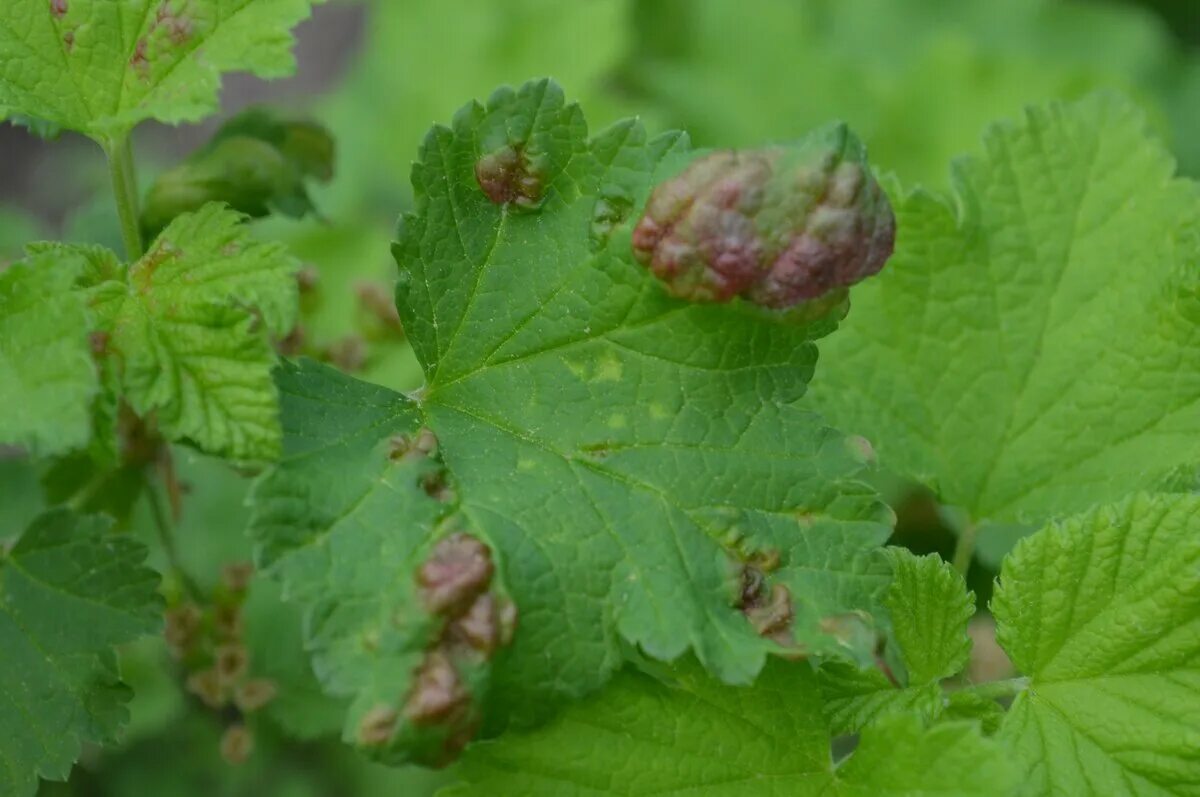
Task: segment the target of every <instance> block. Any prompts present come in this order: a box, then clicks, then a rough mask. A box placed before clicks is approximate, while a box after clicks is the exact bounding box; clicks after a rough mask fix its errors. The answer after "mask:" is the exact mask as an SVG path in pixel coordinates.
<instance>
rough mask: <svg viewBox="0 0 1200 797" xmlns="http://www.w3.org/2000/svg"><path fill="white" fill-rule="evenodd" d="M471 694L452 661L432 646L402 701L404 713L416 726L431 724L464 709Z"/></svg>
mask: <svg viewBox="0 0 1200 797" xmlns="http://www.w3.org/2000/svg"><path fill="white" fill-rule="evenodd" d="M470 699H471V696H470V694H469V693H468V692H467V690H466V689H465V688H464V687H463V683H462V679H461V677H460V676H459V674H458V670H457V669H455V667H454V664H453V662H451V661H450V658H449V657H448V656H447V655H446V654H445V653H443V652H442V651H441V650H439V649H437V648H435V649H434V650H431V651H430V652H429V653H427V654H426V655H425V659H424V661H422V662H421V668H420V669H419V670H418V671H417V675H416V678H415V680H414V682H413V686H412V690H411V691H410V692H409V695H408V699H407V700H406V701H405V703H404V716H406V717H408V718H409V719H410V720H411V721H412V722H413V724H415V725H433V724H436V723H443V722H447V721H448V720H450V719H451V718H452V717H454V716H455V715H456V714H460V713H461V712H463V711H464V710H465V709H466V708H467V706H468V705H469V703H470Z"/></svg>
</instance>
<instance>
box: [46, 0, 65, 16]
mask: <svg viewBox="0 0 1200 797" xmlns="http://www.w3.org/2000/svg"><path fill="white" fill-rule="evenodd" d="M67 8H68V6H67V0H50V13H51V14H53V15H54V16H55V17H57V18H58V19H62V18H63V17H65V16H66V15H67Z"/></svg>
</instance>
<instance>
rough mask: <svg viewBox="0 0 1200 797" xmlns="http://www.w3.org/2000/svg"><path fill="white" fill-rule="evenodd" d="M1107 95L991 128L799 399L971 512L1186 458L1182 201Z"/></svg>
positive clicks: (1123, 490) (1135, 483)
mask: <svg viewBox="0 0 1200 797" xmlns="http://www.w3.org/2000/svg"><path fill="white" fill-rule="evenodd" d="M1173 168H1174V167H1173V163H1172V161H1171V158H1170V157H1169V156H1168V154H1167V153H1166V151H1165V150H1164V149H1163V148H1162V147H1161V146H1160V145H1159V144H1158V143H1156V142H1155V141H1154V140H1152V139H1149V138H1147V136H1146V134H1145V132H1144V129H1143V123H1142V119H1141V116H1140V115H1139V114H1138V113H1137V112H1136V111H1135V110H1134V109H1133V108H1132V107H1131V106H1129V105H1128V104H1127V103H1125V102H1124V101H1122V100H1120V99H1118V98H1116V97H1114V96H1110V95H1097V96H1093V97H1091V98H1089V99H1087V100H1085V101H1082V102H1080V103H1077V104H1073V105H1051V106H1047V107H1042V108H1036V109H1032V110H1031V111H1030V112H1029V114H1028V116H1027V117H1026V118H1025V119H1024V121H1022V122H1021V123H1020V124H1011V125H1009V124H1006V125H1000V126H997V127H995V128H993V129H992V130H991V131H990V132H989V133H988V135H987V137H986V139H985V154H984V155H983V156H982V157H976V158H971V159H967V160H965V161H962V162H960V163H959V164H958V165H957V166H956V168H955V172H954V174H955V182H956V184H957V190H956V192H955V194H954V195H952V196H937V195H933V194H929V193H926V192H924V191H916V192H914V193H911V194H908V195H906V196H904V197H902V198H900V200H899V203H898V207H897V223H898V228H899V231H900V232H899V236H898V239H897V248H896V254H895V256H894V257H893V259H892V262H891V263H890V265H889V266H888V268H887V269H886V270H885V271H884V273H883V274H882V275H881V276H880V278H878V279H876V280H873V281H871V282H869V283H867V284H865V285H863V286H862V287H861V288H859V289H858V290H857V291H856V292H855V295H854V310H853V312H852V313H851V314H850V317H849V318H848V319H847V321H846V323H845V325H844V328H843V329H842V330H841V331H839V333H838V334H837V335H834V336H832V337H831V338H830V339H829V341H828V343H827V344H825V346H824V350H823V352H822V360H821V369H820V374H819V378H818V379H817V380H816V381H815V382H814V392H813V396H814V398H815V399H816V403H817V405H818V406H820V407H821V408H822V409H823V410H824V411H826V413H827V414H828V415H829V416H830V417H831V418H832V419H834V420H835V421H836V422H837V423H838V424H839V425H840V426H841V427H842V428H846V429H848V430H851V431H855V432H858V433H861V434H864V435H866V436H867V437H868V439H870V440H871V441H872V443H874V444H875V446H876V448H877V450H878V452H879V455H880V458H881V460H882V461H883V462H884V463H885V464H887V465H890V466H891V467H893V468H894V469H896V470H899V471H901V472H904V473H907V474H910V475H914V476H917V477H921V478H924V479H927V480H928V481H930V482H931V483H932V484H933V485H934V486H935V487H936V488H937V490H938V492H939V494H940V497H941V498H942V500H943V501H944V502H946V503H948V504H952V505H955V506H961V507H963V508H964V509H966V510H967V511H968V513H969V514H970V515H971V517H972V518H973V519H974V520H976V521H979V520H984V519H991V520H1000V521H1005V520H1029V521H1038V520H1044V519H1045V518H1046V517H1048V516H1050V515H1053V514H1057V513H1064V512H1071V511H1078V510H1082V509H1085V508H1087V507H1089V506H1092V505H1094V504H1095V503H1097V502H1102V501H1106V500H1115V499H1118V498H1120V497H1122V496H1123V495H1127V494H1129V493H1130V492H1132V491H1135V490H1137V489H1148V488H1150V487H1152V486H1153V485H1155V484H1156V483H1157V482H1158V481H1159V480H1160V479H1162V478H1163V477H1164V476H1166V475H1167V474H1169V473H1170V472H1171V471H1172V470H1173V469H1175V468H1176V467H1178V466H1180V465H1183V464H1190V463H1192V462H1194V461H1195V459H1196V457H1197V455H1198V454H1200V326H1198V325H1197V324H1196V320H1197V319H1198V318H1200V302H1198V301H1197V292H1196V289H1195V273H1196V268H1197V266H1198V265H1200V194H1198V193H1197V191H1196V189H1195V187H1194V185H1193V184H1191V183H1190V182H1188V181H1185V180H1178V179H1174V178H1173V177H1172V171H1173Z"/></svg>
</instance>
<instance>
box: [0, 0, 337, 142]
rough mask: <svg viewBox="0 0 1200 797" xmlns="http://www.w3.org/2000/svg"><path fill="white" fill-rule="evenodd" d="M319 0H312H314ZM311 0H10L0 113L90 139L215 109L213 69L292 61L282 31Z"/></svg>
mask: <svg viewBox="0 0 1200 797" xmlns="http://www.w3.org/2000/svg"><path fill="white" fill-rule="evenodd" d="M318 2H319V0H318ZM311 5H313V2H312V0H122V2H119V3H114V2H111V0H9V2H8V4H7V6H6V10H5V15H4V18H3V19H0V118H3V117H4V116H5V115H6V113H7V114H15V113H20V114H27V115H29V116H33V117H37V118H38V119H40V120H44V121H47V122H52V123H54V124H57V125H61V126H63V127H67V128H70V129H72V130H77V131H79V132H81V133H85V134H87V135H89V136H91V137H92V138H95V139H96V140H98V141H101V142H106V141H110V140H115V139H119V138H122V137H123V136H124V135H125V134H127V133H128V131H129V130H130V129H131V128H133V126H134V125H136V124H137V123H138V122H140V121H142V120H144V119H157V120H159V121H162V122H168V123H172V124H174V123H178V122H188V121H195V120H197V119H200V118H202V117H204V116H207V115H208V114H210V113H212V112H213V111H215V110H216V108H217V92H218V89H219V88H220V85H221V73H222V72H229V71H242V72H251V73H253V74H255V75H258V76H260V77H264V78H272V77H281V76H283V75H287V74H290V73H291V72H292V70H293V68H294V65H295V64H294V60H293V58H292V55H291V47H292V36H291V34H290V33H289V29H290V28H291V27H292V26H293V25H294V24H296V23H297V22H299V21H300V20H302V19H304V18H305V17H307V16H308V13H309V9H310V6H311Z"/></svg>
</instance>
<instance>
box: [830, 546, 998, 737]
mask: <svg viewBox="0 0 1200 797" xmlns="http://www.w3.org/2000/svg"><path fill="white" fill-rule="evenodd" d="M887 554H888V558H889V560H890V561H891V564H892V581H891V583H890V584H889V585H888V589H887V592H886V593H885V595H884V598H883V605H884V607H885V608H886V609H887V612H888V615H889V617H890V619H891V626H892V637H893V639H894V641H895V644H896V647H897V648H898V652H899V659H900V663H901V664H902V665H903V667H902V668H897V669H898V670H899V671H898V672H895V673H893V674H892V677H893V678H894V679H896V681H898V683H897V682H893V680H891V679H889V678H888V677H887V675H886V674H885V673H884V672H883V671H882V670H881V669H879V668H871V669H859V668H857V667H854V666H851V665H848V664H845V663H843V662H830V663H828V664H826V665H825V666H824V667H822V668H821V670H820V671H819V673H818V674H819V677H820V681H821V688H822V690H823V691H824V693H825V710H826V714H827V716H828V717H829V722H830V725H831V726H832V729H833V732H834V733H853V732H855V731H857V730H859V729H860V728H862V727H863V726H864V725H866V724H867V723H868V722H871V721H873V720H874V719H875V718H876V717H879V716H880V715H883V714H891V713H896V712H906V711H909V710H911V709H916V710H917V711H919V712H920V713H921V714H923V715H924V716H926V717H936V716H938V715H939V714H941V713H942V709H943V702H942V701H943V694H942V689H941V685H940V684H941V681H942V680H943V679H945V678H949V677H951V676H953V675H956V674H957V673H958V672H959V671H961V670H962V668H963V667H964V666H966V663H967V657H968V655H969V654H970V652H971V640H970V638H969V637H968V636H967V621H968V620H969V619H971V615H972V614H974V613H975V602H974V596H973V595H972V593H970V592H968V591H967V590H966V588H965V585H964V584H963V579H962V576H960V575H959V574H958V573H957V572H955V570H954V568H952V567H951V566H950V565H949V564H948V563H947V562H945V561H943V560H942V559H941V558H940V557H938V556H937V555H936V554H931V555H929V556H915V555H914V554H912V553H910V552H908V551H907V550H905V549H903V548H888V549H887Z"/></svg>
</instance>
